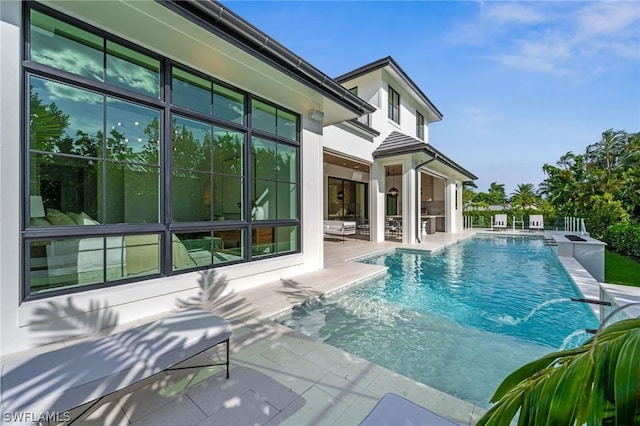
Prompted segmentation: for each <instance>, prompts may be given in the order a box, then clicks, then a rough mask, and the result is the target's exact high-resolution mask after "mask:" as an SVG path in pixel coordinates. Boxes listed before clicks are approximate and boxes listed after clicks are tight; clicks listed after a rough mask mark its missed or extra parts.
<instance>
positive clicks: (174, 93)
mask: <svg viewBox="0 0 640 426" xmlns="http://www.w3.org/2000/svg"><path fill="white" fill-rule="evenodd" d="M211 96H212V95H211V82H210V81H208V80H205V79H204V78H200V77H198V76H195V75H193V74H191V73H188V72H186V71H183V70H181V69H179V68H173V79H172V83H171V103H172V104H174V105H178V106H181V107H183V108H187V109H190V110H193V111H198V112H201V113H204V114H207V115H211Z"/></svg>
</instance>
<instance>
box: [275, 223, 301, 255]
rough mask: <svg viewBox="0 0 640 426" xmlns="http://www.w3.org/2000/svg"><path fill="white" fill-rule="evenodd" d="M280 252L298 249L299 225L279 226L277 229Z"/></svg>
mask: <svg viewBox="0 0 640 426" xmlns="http://www.w3.org/2000/svg"><path fill="white" fill-rule="evenodd" d="M276 234H277V238H276V240H277V247H276V251H277V252H278V253H285V252H291V251H298V227H297V226H279V227H278V228H277V229H276Z"/></svg>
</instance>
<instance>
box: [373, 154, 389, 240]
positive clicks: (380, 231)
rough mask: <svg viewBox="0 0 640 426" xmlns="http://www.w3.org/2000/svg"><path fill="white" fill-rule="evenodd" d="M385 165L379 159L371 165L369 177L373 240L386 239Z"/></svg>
mask: <svg viewBox="0 0 640 426" xmlns="http://www.w3.org/2000/svg"><path fill="white" fill-rule="evenodd" d="M385 185H386V184H385V173H384V165H383V164H382V163H380V162H378V161H376V162H374V163H373V164H372V165H371V174H370V178H369V198H370V200H371V202H370V204H371V205H370V210H369V231H370V232H371V241H373V242H377V243H379V242H382V241H384V218H385V210H384V209H385V202H386V194H385V193H386V191H387V188H386V187H385Z"/></svg>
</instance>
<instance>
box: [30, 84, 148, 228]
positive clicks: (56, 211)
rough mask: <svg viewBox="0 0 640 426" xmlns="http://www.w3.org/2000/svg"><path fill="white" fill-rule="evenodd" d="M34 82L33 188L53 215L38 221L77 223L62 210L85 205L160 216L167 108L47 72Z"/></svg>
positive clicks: (109, 218) (121, 214)
mask: <svg viewBox="0 0 640 426" xmlns="http://www.w3.org/2000/svg"><path fill="white" fill-rule="evenodd" d="M29 83H30V95H29V98H30V103H29V136H30V141H29V142H30V144H29V145H30V151H31V155H30V160H31V161H30V163H31V166H30V177H31V179H30V193H31V196H33V197H39V198H38V199H37V201H38V203H39V204H37V205H35V206H34V208H37V209H40V208H42V209H43V212H44V217H45V219H46V220H34V221H33V224H34V225H35V226H59V225H73V224H74V223H72V222H70V221H68V220H60V216H61V215H62V214H64V215H66V216H70V217H73V216H74V215H78V214H81V213H84V214H85V216H88V217H89V218H90V219H91V220H93V221H96V222H97V223H150V222H155V223H158V222H159V221H160V218H159V155H158V152H159V140H158V139H157V137H158V127H159V123H160V112H159V111H158V110H155V109H151V108H147V107H143V106H140V105H137V104H134V103H131V102H125V101H121V100H118V99H114V98H111V97H108V96H104V95H100V94H97V93H93V92H90V91H88V90H83V89H79V88H76V87H73V86H70V85H67V84H61V83H56V82H53V81H51V80H48V79H43V78H39V77H31V78H30V79H29ZM105 117H106V119H105ZM104 129H106V133H105V131H104ZM34 214H35V212H31V218H32V219H36V218H37V217H38V216H37V215H35V216H34ZM40 219H42V218H40ZM75 222H76V223H75V224H76V225H85V224H90V223H88V221H75ZM79 222H81V223H79ZM85 222H87V223H85Z"/></svg>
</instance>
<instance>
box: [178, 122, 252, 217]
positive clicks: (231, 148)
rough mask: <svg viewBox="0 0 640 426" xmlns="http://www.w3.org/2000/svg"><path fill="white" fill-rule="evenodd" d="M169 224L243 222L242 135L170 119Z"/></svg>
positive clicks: (205, 124) (200, 124) (205, 125)
mask: <svg viewBox="0 0 640 426" xmlns="http://www.w3.org/2000/svg"><path fill="white" fill-rule="evenodd" d="M172 134H173V150H172V151H173V168H172V169H173V189H174V191H173V193H174V196H173V220H174V221H177V222H197V221H221V220H241V219H243V217H242V213H243V208H242V206H243V194H244V177H243V174H244V172H243V164H244V161H243V158H244V155H243V153H244V148H243V146H244V134H243V133H241V132H234V131H231V130H228V129H224V128H220V127H216V126H212V125H210V124H207V123H203V122H199V121H196V120H190V119H187V118H182V117H179V116H174V118H173V132H172Z"/></svg>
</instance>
